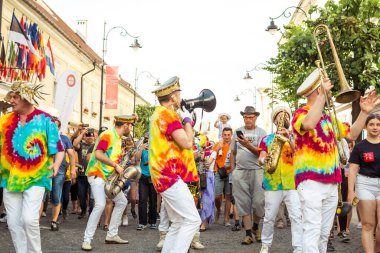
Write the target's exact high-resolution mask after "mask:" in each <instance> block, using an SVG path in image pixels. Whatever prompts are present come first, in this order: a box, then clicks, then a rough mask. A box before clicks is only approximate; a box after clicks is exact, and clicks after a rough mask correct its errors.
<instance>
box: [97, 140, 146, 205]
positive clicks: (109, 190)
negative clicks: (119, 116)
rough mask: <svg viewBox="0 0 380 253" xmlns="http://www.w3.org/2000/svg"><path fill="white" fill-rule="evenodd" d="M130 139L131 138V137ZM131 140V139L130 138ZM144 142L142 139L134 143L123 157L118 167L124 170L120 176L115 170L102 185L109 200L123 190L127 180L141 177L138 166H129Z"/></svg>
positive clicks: (135, 179)
mask: <svg viewBox="0 0 380 253" xmlns="http://www.w3.org/2000/svg"><path fill="white" fill-rule="evenodd" d="M131 138H132V137H131ZM132 140H133V138H132ZM143 142H144V137H142V138H140V139H139V140H138V141H137V144H136V143H134V146H133V147H132V148H131V149H130V150H129V151H128V152H127V153H126V154H125V155H124V156H123V158H122V161H121V163H120V167H122V168H123V169H124V172H123V174H122V175H120V174H119V173H118V172H117V171H116V170H114V172H113V173H112V174H111V175H110V176H109V177H108V179H107V181H106V184H105V185H104V191H105V193H106V195H107V197H108V198H109V199H114V198H115V197H116V195H118V194H119V193H120V191H121V190H122V189H123V187H124V185H125V183H126V182H127V181H128V180H132V181H137V180H139V178H140V176H141V168H140V166H138V165H130V162H131V161H132V158H133V157H134V156H135V154H136V152H137V150H138V149H139V148H140V146H141V145H142V144H143Z"/></svg>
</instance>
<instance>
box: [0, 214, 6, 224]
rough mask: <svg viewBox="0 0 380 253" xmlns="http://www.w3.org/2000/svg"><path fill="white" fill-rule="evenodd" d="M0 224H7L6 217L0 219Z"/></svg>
mask: <svg viewBox="0 0 380 253" xmlns="http://www.w3.org/2000/svg"><path fill="white" fill-rule="evenodd" d="M0 222H1V223H5V222H7V215H4V216H3V218H0Z"/></svg>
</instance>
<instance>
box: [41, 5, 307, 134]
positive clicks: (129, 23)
mask: <svg viewBox="0 0 380 253" xmlns="http://www.w3.org/2000/svg"><path fill="white" fill-rule="evenodd" d="M44 1H45V3H46V4H47V5H48V6H50V8H52V9H53V10H54V11H55V12H56V13H57V14H58V15H59V16H60V17H61V18H62V19H63V20H64V21H65V22H66V23H67V24H68V25H69V26H70V27H71V28H72V29H73V30H74V31H75V30H77V28H78V26H77V22H76V21H77V20H87V43H88V44H89V45H90V46H91V47H92V48H93V49H94V50H95V52H97V53H98V54H99V55H100V56H101V55H102V43H103V40H102V38H103V27H104V22H105V21H106V22H107V25H106V32H107V31H108V30H109V29H110V28H112V27H114V26H123V27H124V28H125V29H126V30H127V31H128V33H130V34H131V35H133V36H138V37H139V42H140V44H141V45H142V48H141V49H139V50H138V51H134V50H132V49H131V48H129V45H130V44H131V43H132V42H133V39H132V38H131V37H122V36H120V31H121V30H113V31H111V32H110V33H109V35H108V45H107V53H106V55H105V61H106V62H107V63H108V64H109V65H113V66H119V72H120V75H121V76H122V77H123V79H125V80H127V81H128V82H129V83H131V84H132V85H133V86H134V85H135V77H136V76H135V70H136V69H137V73H138V75H137V76H138V83H137V92H138V93H139V94H141V95H142V96H143V97H144V98H145V99H146V100H147V101H149V102H150V103H152V104H154V102H155V99H154V96H153V95H152V94H151V91H152V90H154V89H155V88H156V87H155V86H154V83H155V80H154V79H151V78H149V77H148V76H147V75H146V74H144V73H142V72H143V71H148V72H150V73H151V74H152V75H153V76H155V77H157V78H159V81H160V82H161V83H163V82H165V81H166V80H168V79H169V78H171V77H172V76H178V77H179V78H180V84H181V89H182V98H184V99H190V98H195V97H197V96H198V95H199V93H200V92H201V90H202V89H210V90H212V91H213V92H214V94H215V96H216V99H217V106H216V108H215V110H214V111H213V112H212V113H204V116H203V122H205V123H208V122H211V125H213V123H214V121H215V120H216V118H217V116H218V114H219V113H222V112H224V113H228V114H230V115H231V116H232V119H231V121H230V123H231V125H232V126H233V127H238V126H241V125H242V124H243V120H242V117H241V116H240V114H239V112H240V111H242V110H244V107H245V106H247V105H253V100H254V98H253V97H254V94H253V93H254V92H253V91H254V90H255V87H265V86H266V87H269V86H270V75H269V73H268V72H266V71H264V70H261V71H253V72H251V75H252V77H253V79H252V80H248V81H247V80H243V76H244V74H245V71H246V70H250V69H252V68H253V67H255V66H256V65H257V64H259V63H265V62H266V61H268V60H269V59H270V58H271V57H275V56H276V52H277V42H278V41H279V39H280V34H277V35H271V34H269V33H268V32H266V31H265V29H266V27H267V26H268V25H269V21H270V20H269V17H277V16H279V15H280V14H281V13H282V12H283V11H284V10H285V9H286V8H287V7H289V6H297V5H298V3H299V1H298V0H281V1H280V0H265V1H257V0H256V1H255V0H233V1H232V0H230V1H227V0H192V1H183V0H182V1H181V0H65V1H62V0H61V1H58V0H44ZM288 22H289V18H284V17H282V18H279V19H277V20H276V24H277V25H278V26H279V27H282V26H283V25H285V24H287V23H288ZM82 28H83V27H82ZM139 73H140V74H139ZM237 95H238V96H239V99H240V101H239V102H235V101H234V99H235V97H236V96H237ZM256 107H257V110H258V111H260V110H261V108H260V103H257V104H256ZM198 111H199V109H198ZM198 118H199V117H198ZM262 123H263V122H260V117H259V119H258V125H259V126H260V124H262Z"/></svg>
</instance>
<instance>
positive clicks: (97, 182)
mask: <svg viewBox="0 0 380 253" xmlns="http://www.w3.org/2000/svg"><path fill="white" fill-rule="evenodd" d="M136 118H137V117H136V116H135V115H123V116H118V117H115V127H114V128H111V129H108V130H106V131H104V132H103V133H102V134H101V135H100V136H99V138H98V139H97V141H96V143H95V146H94V151H93V152H92V154H91V158H90V161H89V162H88V166H87V170H86V176H87V177H88V182H89V183H90V186H91V191H92V192H93V196H94V199H95V207H94V209H93V211H92V212H91V214H90V217H89V219H88V222H87V227H86V231H85V233H84V241H83V243H82V250H85V251H90V250H92V246H91V240H92V239H93V237H94V234H95V231H96V227H97V225H98V222H99V219H100V216H101V215H102V213H103V210H104V208H105V206H106V194H105V192H104V185H105V184H106V181H107V178H108V177H109V176H110V175H111V174H112V173H119V174H120V175H121V174H123V171H124V169H123V168H122V167H120V165H119V164H118V163H119V162H121V161H120V160H121V157H120V155H121V137H122V136H128V135H129V133H130V132H131V131H132V127H133V125H134V122H135V120H136ZM112 201H113V202H114V203H115V207H114V209H113V212H112V216H111V222H110V225H109V231H108V232H107V236H106V239H105V242H106V243H113V244H127V243H128V241H127V240H123V239H121V238H120V237H119V235H118V229H119V226H120V223H121V216H122V215H123V211H124V209H125V207H126V206H127V204H128V201H127V198H126V197H125V195H124V193H123V192H122V191H120V192H119V194H118V195H116V197H115V198H114V199H113V200H112Z"/></svg>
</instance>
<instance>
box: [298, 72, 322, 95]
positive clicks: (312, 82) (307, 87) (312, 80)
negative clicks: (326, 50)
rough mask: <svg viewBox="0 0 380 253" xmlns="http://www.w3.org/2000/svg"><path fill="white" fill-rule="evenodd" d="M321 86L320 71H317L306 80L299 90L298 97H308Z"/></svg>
mask: <svg viewBox="0 0 380 253" xmlns="http://www.w3.org/2000/svg"><path fill="white" fill-rule="evenodd" d="M320 84H321V77H320V72H319V69H315V70H314V71H313V72H311V74H310V75H309V76H308V77H307V78H306V79H305V81H304V82H303V83H302V84H301V86H300V87H299V88H298V90H297V95H300V96H303V97H308V96H309V95H310V94H311V93H313V91H315V90H316V89H317V88H318V87H319V85H320Z"/></svg>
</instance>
